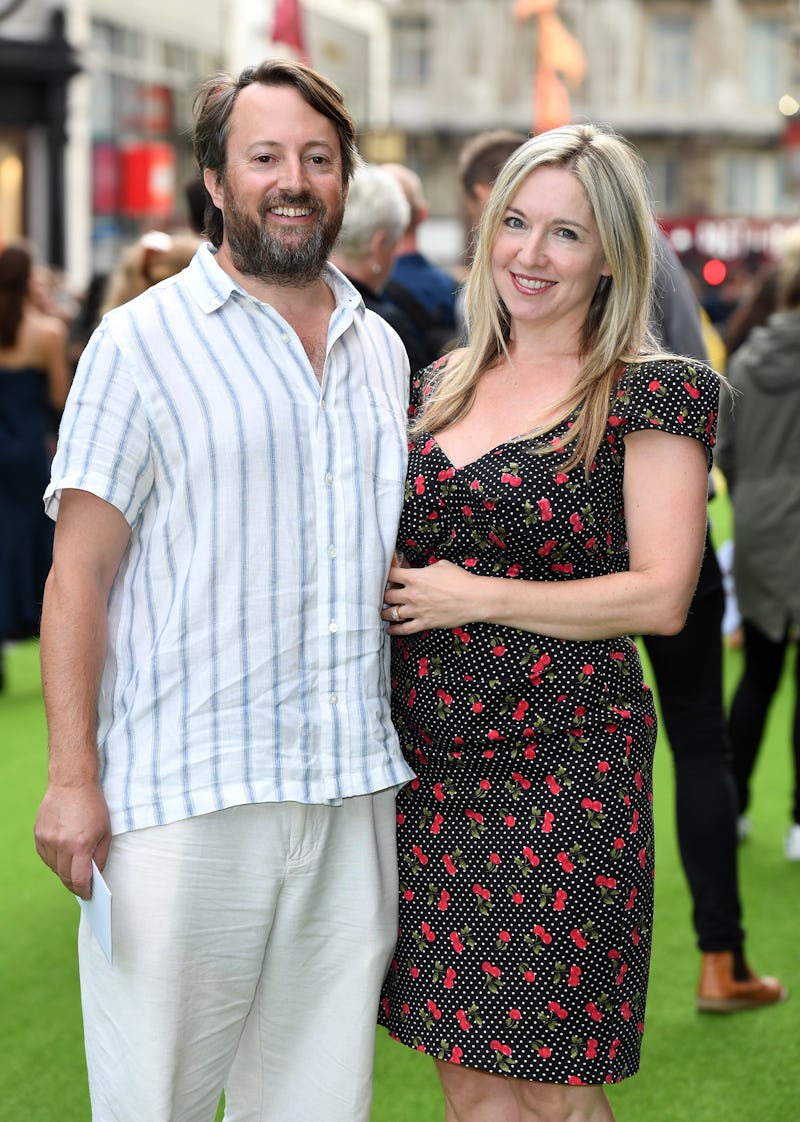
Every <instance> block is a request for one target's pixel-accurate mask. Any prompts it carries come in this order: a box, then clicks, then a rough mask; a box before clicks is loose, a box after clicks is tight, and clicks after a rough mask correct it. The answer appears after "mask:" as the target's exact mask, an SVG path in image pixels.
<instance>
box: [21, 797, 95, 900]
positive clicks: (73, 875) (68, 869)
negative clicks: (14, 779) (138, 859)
mask: <svg viewBox="0 0 800 1122" xmlns="http://www.w3.org/2000/svg"><path fill="white" fill-rule="evenodd" d="M34 835H35V838H36V851H37V852H38V854H39V856H40V857H41V859H42V860H43V861H44V863H45V865H48V866H49V867H50V868H51V869H52V870H53V872H54V873H55V874H56V876H58V877H59V878H60V879H61V881H62V882H63V884H64V885H65V887H66V888H68V889H69V891H70V892H74V893H75V895H76V896H80V897H82V898H83V899H84V900H88V899H89V897H90V896H91V894H92V858H94V862H95V864H96V865H97V867H98V869H102V868H103V867H104V865H105V863H106V858H107V857H108V847H109V844H110V842H111V820H110V818H109V814H108V806H107V805H106V800H105V798H104V797H103V792H102V790H101V788H100V784H99V783H96V782H88V783H85V784H82V785H78V786H58V785H56V784H53V783H51V784H50V786H49V787H48V789H47V792H46V794H45V796H44V799H43V800H42V804H41V806H40V807H39V813H38V814H37V816H36V827H35V829H34Z"/></svg>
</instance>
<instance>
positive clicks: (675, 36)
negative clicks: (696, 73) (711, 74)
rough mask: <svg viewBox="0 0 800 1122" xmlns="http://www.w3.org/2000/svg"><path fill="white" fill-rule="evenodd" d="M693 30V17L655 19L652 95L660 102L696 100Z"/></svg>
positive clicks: (652, 32)
mask: <svg viewBox="0 0 800 1122" xmlns="http://www.w3.org/2000/svg"><path fill="white" fill-rule="evenodd" d="M693 31H694V25H693V21H692V18H691V16H681V15H660V16H655V17H654V18H653V21H652V24H651V43H652V55H651V64H652V87H651V92H652V94H653V96H654V97H655V98H657V99H658V100H659V101H667V102H673V103H674V102H687V101H690V100H691V98H692V77H693V57H692V39H693Z"/></svg>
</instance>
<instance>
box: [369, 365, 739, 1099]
mask: <svg viewBox="0 0 800 1122" xmlns="http://www.w3.org/2000/svg"><path fill="white" fill-rule="evenodd" d="M424 376H425V372H423V373H422V375H420V376H419V378H418V379H417V382H418V383H419V382H420V381H421V380H424ZM717 393H718V387H717V379H716V376H715V375H713V373H712V372H710V371H709V370H708V369H707V368H706V367H704V366H702V365H700V364H687V363H685V362H683V361H678V360H672V359H671V360H659V361H653V362H649V363H646V364H642V365H640V366H637V367H635V368H630V369H628V370H626V371H625V372H624V373H623V375H622V377H621V378H620V381H619V383H618V387H617V391H616V394H615V398H614V400H613V402H612V409H611V414H610V416H609V422H608V427H607V430H606V437H605V441H604V442H603V444H602V446H601V448H600V449H599V451H598V453H597V456H596V460H595V462H594V463H593V465H592V470H591V473H590V478H589V480H588V481H587V480H586V478H585V476H584V472H583V468H582V467H578V468H576V469H574V470H572V471H570V472H569V473H564V472H562V471H560V470H559V463H560V462H563V457H558V456H557V455H553V456H551V455H546V456H539V455H533V454H531V452H530V447H529V445H528V444H527V443H510V444H507V445H501V446H500V447H498V448H495V449H493V450H491V451H490V452H488V453H487V454H486V455H484V456H482V457H481V458H480V459H479V460H476V461H475V462H474V463H470V464H468V465H467V466H466V467H464V468H460V469H456V468H454V467H453V465H452V464H451V463H450V462H449V461H448V459H447V457H446V456H445V455H444V453H443V452H442V450H441V449H440V448H439V446H438V444H437V443H436V441H435V439H433V438H432V437H431V436H430V434H423V435H422V436H421V437H420V438H419V439H417V440H416V441H415V442H414V444H413V445H412V446H411V451H410V458H409V473H408V480H407V485H406V501H405V506H404V511H403V517H402V522H401V528H400V533H399V537H398V547H399V549H400V550H401V551H402V552H403V553H404V554H405V556H406V557H407V558H408V559H409V560H410V561H411V563H412V564H415V565H425V564H431V563H433V562H434V561H436V560H438V559H440V558H446V559H447V560H449V561H452V562H454V563H455V564H458V565H461V566H462V567H464V568H466V569H468V570H469V571H470V572H473V573H478V574H482V575H494V576H503V577H509V578H511V579H516V580H525V579H528V580H539V581H551V580H576V579H580V578H583V577H591V576H597V575H600V574H603V573H612V572H619V571H622V570H624V569H626V568H627V552H626V532H625V517H624V511H623V496H622V481H623V471H624V463H625V444H624V437H625V435H626V433H628V432H632V431H634V430H637V429H645V428H659V429H662V430H664V431H667V432H670V433H680V434H685V435H687V436H689V437H694V438H696V439H699V440H701V441H702V442H703V443H704V444H705V445H706V447H707V448H708V449H709V450H710V448H711V446H712V444H713V439H714V437H713V433H714V425H715V420H716V409H717ZM419 397H420V388H419V384H417V385H416V387H415V403H416V405H418V403H419ZM414 408H415V404H414V403H412V410H413V409H414ZM564 431H565V428H564V430H556V432H555V433H554V434H553V435H555V436H558V435H559V432H560V435H562V436H563V433H564ZM392 669H393V675H392V676H393V690H394V703H393V715H394V720H395V723H396V725H397V729H398V731H399V734H400V740H401V743H402V745H403V748H404V751H405V753H406V756H407V758H408V760H409V762H410V764H411V766H412V767H413V768H414V769H415V771H416V774H417V779H416V780H414V781H413V782H412V783H410V784H409V785H407V786H406V787H405V788H404V789H403V790H402V791H401V793H400V795H399V797H398V814H397V823H398V827H397V829H398V834H397V837H398V851H399V852H398V857H399V862H400V935H399V941H398V945H397V949H396V953H395V956H394V960H393V962H392V965H391V968H390V971H389V974H388V977H387V980H386V983H385V986H384V991H383V995H382V1000H381V1009H380V1016H379V1019H380V1022H381V1023H382V1024H383V1025H385V1026H386V1027H387V1028H388V1029H389V1031H390V1033H391V1034H392V1035H393V1036H395V1037H396V1038H397V1039H398V1040H400V1041H402V1042H403V1043H404V1044H406V1045H408V1047H410V1048H414V1049H417V1050H418V1051H421V1052H425V1053H427V1054H428V1055H431V1056H435V1057H437V1058H438V1059H440V1060H448V1061H450V1062H452V1063H460V1064H464V1065H466V1066H469V1067H472V1068H478V1069H481V1070H484V1071H488V1072H495V1073H503V1074H507V1075H512V1076H517V1077H520V1078H524V1079H530V1080H537V1081H544V1082H551V1083H612V1082H617V1081H619V1080H621V1079H624V1078H625V1077H627V1076H629V1075H632V1074H634V1072H636V1070H637V1068H638V1066H639V1051H640V1045H641V1037H642V1032H643V1028H644V1015H645V1001H646V997H647V979H648V967H649V957H650V936H651V928H652V917H653V875H654V866H653V820H652V809H651V808H652V761H653V749H654V745H655V739H656V715H655V708H654V705H653V699H652V695H651V692H650V690H649V689H648V687H647V685H646V684H645V683H644V682H643V680H642V670H641V666H640V662H639V658H638V655H637V651H636V647H635V644H634V642H633V641H632V640H631V639H630V638H626V637H622V638H618V639H610V640H601V641H594V642H588V641H587V642H574V641H562V640H558V639H550V638H546V637H544V636H540V635H536V634H533V633H530V632H525V631H519V630H516V629H513V628H508V627H500V626H496V625H494V624H476V623H470V622H469V621H467V622H465V623H464V624H463V625H462V626H461V627H456V628H453V629H452V630H438V631H429V632H423V633H421V634H417V635H412V636H409V637H403V638H398V639H396V640H395V641H394V644H393V661H392Z"/></svg>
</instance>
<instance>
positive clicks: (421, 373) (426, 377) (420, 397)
mask: <svg viewBox="0 0 800 1122" xmlns="http://www.w3.org/2000/svg"><path fill="white" fill-rule="evenodd" d="M444 361H445V359H444V358H439V359H437V360H436V362H432V363H431V364H430V365H429V366H426V367H425V368H424V369H423V370H418V371H416V372H415V373H412V375H411V391H410V394H409V398H408V416H409V420H411V421H414V420H415V419H416V418H417V417H418V416H419V413H420V410H421V409H422V405H423V402H424V401H425V398H426V397H427V396H428V394H429V393H430V390H431V375H432V374H433V371H434V370H435V369H436V367H437V366H441V364H442V363H443V362H444Z"/></svg>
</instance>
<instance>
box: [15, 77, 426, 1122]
mask: <svg viewBox="0 0 800 1122" xmlns="http://www.w3.org/2000/svg"><path fill="white" fill-rule="evenodd" d="M196 111H197V115H196V129H195V155H196V157H197V161H198V164H199V166H200V169H201V171H202V174H203V179H204V182H205V185H206V188H207V190H208V192H209V195H210V198H211V203H212V205H210V206H209V210H208V214H207V222H206V228H207V230H208V233H209V237H210V239H211V242H212V245H204V246H203V247H202V248H201V249H200V250H199V252H198V253H197V255H196V257H195V258H194V260H193V261H192V263H191V265H190V266H189V268H188V269H186V270H185V271H184V272H183V273H181V274H179V275H178V276H177V277H173V278H171V279H170V280H168V281H166V282H164V283H163V284H162V285H157V286H155V287H154V288H152V289H150V290H149V291H148V292H147V293H146V294H145V295H143V296H141V297H140V298H138V299H137V300H135V301H133V302H132V303H130V304H128V305H126V306H125V307H123V308H120V309H117V310H115V311H114V312H112V313H110V314H109V316H107V317H106V319H105V320H104V321H103V323H102V324H101V326H100V328H99V329H98V330H97V331H96V332H95V334H94V336H93V338H92V340H91V342H90V344H89V346H88V348H87V351H86V353H85V356H84V358H83V360H82V361H81V364H80V368H79V370H78V373H77V376H76V382H75V386H74V389H73V392H72V394H71V398H70V401H69V403H68V406H67V410H66V414H65V418H64V423H63V426H62V432H61V439H60V444H59V450H58V455H57V457H56V460H55V462H54V464H53V473H52V480H51V483H50V486H49V488H48V490H47V492H46V503H47V507H48V510H49V512H50V513H51V514H53V515H55V514H56V513H57V514H58V521H57V524H56V544H55V552H54V561H53V568H52V571H51V574H50V577H49V578H48V587H47V592H46V596H45V606H44V621H43V629H42V630H43V634H42V676H43V683H44V689H45V702H46V707H47V717H48V726H49V735H50V769H49V785H48V789H47V792H46V794H45V797H44V800H43V802H42V805H41V808H40V810H39V815H38V819H37V825H36V842H37V848H38V851H39V853H40V855H41V856H42V858H43V859H44V861H45V862H46V863H47V864H48V865H49V866H50V867H51V868H52V869H53V870H54V871H55V872H57V874H58V875H59V877H60V878H61V880H62V881H63V883H64V884H65V885H66V887H67V888H69V889H70V890H71V891H73V892H75V893H77V894H78V895H79V896H81V897H83V898H86V897H88V896H89V895H90V892H91V860H92V859H94V861H95V862H96V864H97V867H98V868H99V869H101V870H103V872H104V876H105V879H106V880H107V882H108V885H109V888H110V890H111V893H112V896H113V933H112V934H113V968H112V967H111V966H110V965H109V964H108V963H107V961H106V959H105V957H104V955H103V952H102V950H101V949H100V946H99V945H98V943H97V941H96V940H95V939H94V937H93V936H92V935H91V933H90V930H89V928H88V927H87V926H86V923H85V921H83V922H82V924H81V930H80V935H79V957H80V970H81V993H82V1003H83V1011H84V1024H85V1037H86V1051H87V1060H88V1069H89V1082H90V1092H91V1097H92V1109H93V1119H94V1122H111V1120H112V1119H113V1120H114V1122H143V1120H145V1119H146V1120H147V1122H211V1120H213V1118H214V1115H215V1111H216V1108H217V1103H218V1101H219V1098H220V1093H221V1091H222V1090H223V1088H224V1090H225V1098H226V1111H227V1113H226V1118H228V1119H230V1120H233V1119H236V1120H237V1122H240V1120H241V1122H256V1120H258V1122H279V1120H280V1122H312V1120H313V1122H319V1120H320V1119H325V1122H353V1120H358V1122H366V1120H367V1119H368V1117H369V1112H370V1098H371V1068H372V1058H373V1046H374V1036H375V1010H376V1007H377V997H378V991H379V987H380V984H381V981H382V978H383V975H384V972H385V969H386V967H387V964H388V961H389V958H390V956H391V953H392V950H393V946H394V939H395V934H396V924H397V917H396V894H397V881H396V866H395V840H394V834H395V826H394V794H395V790H396V788H397V786H398V785H399V784H401V783H403V782H405V781H406V780H407V779H408V778H410V773H409V771H408V769H407V767H406V765H405V764H404V762H403V760H402V757H401V754H400V751H399V747H398V745H397V743H396V738H395V735H394V732H393V730H392V727H391V721H390V715H389V705H388V677H387V675H388V670H387V660H386V654H387V652H386V636H385V632H384V629H383V626H382V624H381V621H380V616H379V612H380V609H381V606H382V602H383V590H384V587H385V581H386V576H387V573H388V569H389V564H390V560H391V554H392V549H393V545H394V527H395V525H396V523H397V518H398V514H399V508H400V503H401V498H402V486H403V478H404V474H405V427H404V417H405V407H406V386H407V382H408V373H409V372H408V363H407V359H406V357H405V353H404V351H403V348H402V346H401V344H400V341H399V340H398V339H397V337H396V336H395V335H394V333H393V332H392V331H391V329H390V328H389V327H387V326H386V324H385V323H384V322H383V321H382V320H380V319H379V318H378V317H376V316H373V315H372V314H371V313H369V312H367V311H366V310H365V309H364V307H363V304H362V301H361V300H360V298H359V296H358V294H357V293H356V292H355V290H354V289H353V288H352V287H351V286H350V285H349V284H348V283H347V281H346V280H345V279H344V278H343V277H342V275H341V274H340V273H338V271H337V270H335V269H334V268H332V267H331V266H330V265H328V264H327V263H326V262H327V257H328V253H329V250H330V248H331V246H332V244H333V242H334V240H335V238H336V235H337V232H338V230H339V226H340V224H341V220H342V213H343V210H344V204H345V200H346V197H347V190H348V183H349V179H350V176H351V174H352V172H353V170H354V168H355V166H356V165H357V164H358V162H359V158H358V155H357V151H356V148H355V129H354V125H353V122H352V119H351V118H350V116H349V114H348V113H347V111H346V109H345V107H344V104H343V103H342V100H341V97H340V94H339V92H338V91H337V90H336V89H335V87H333V86H331V85H330V84H329V83H328V82H327V81H325V79H323V78H322V77H321V76H320V75H318V74H316V73H315V72H314V71H312V70H309V69H307V68H306V67H304V66H302V65H300V64H295V63H290V62H286V61H283V60H271V61H268V62H265V63H262V64H261V65H260V66H259V67H257V68H253V67H251V68H248V69H246V70H245V71H243V72H242V74H241V75H240V76H239V77H238V79H236V80H233V79H228V78H223V77H220V76H217V77H215V78H214V79H212V80H210V81H209V82H207V83H206V84H205V86H204V87H203V88H202V89H201V91H200V94H199V95H198V98H197V101H196Z"/></svg>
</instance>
